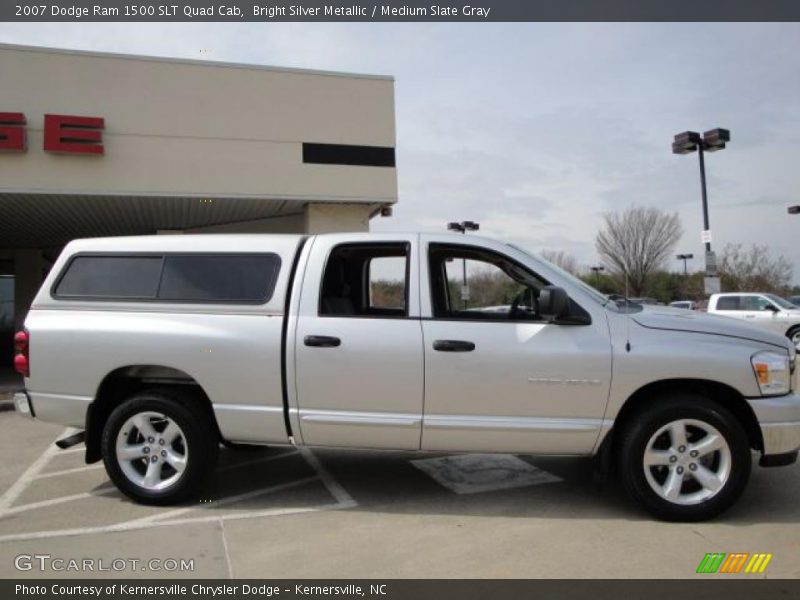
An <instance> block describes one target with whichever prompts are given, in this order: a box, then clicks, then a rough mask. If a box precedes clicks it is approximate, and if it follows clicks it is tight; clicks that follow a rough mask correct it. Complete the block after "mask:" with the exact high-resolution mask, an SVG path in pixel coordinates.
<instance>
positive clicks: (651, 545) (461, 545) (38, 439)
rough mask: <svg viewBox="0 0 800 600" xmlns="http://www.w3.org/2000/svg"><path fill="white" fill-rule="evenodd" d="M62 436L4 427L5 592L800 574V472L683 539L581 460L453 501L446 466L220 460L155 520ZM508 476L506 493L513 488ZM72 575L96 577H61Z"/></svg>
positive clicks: (555, 462) (299, 455)
mask: <svg viewBox="0 0 800 600" xmlns="http://www.w3.org/2000/svg"><path fill="white" fill-rule="evenodd" d="M63 434H64V429H63V428H62V427H58V426H52V425H47V424H44V423H40V422H37V421H31V420H29V419H25V418H23V417H21V416H19V415H17V414H15V413H0V449H2V455H3V456H4V457H5V460H3V461H0V494H2V495H0V577H4V578H9V577H22V578H28V577H30V578H41V577H76V578H77V577H109V576H120V577H131V576H135V577H149V578H153V577H205V578H227V577H255V578H278V577H280V578H294V577H304V578H309V577H317V578H337V577H341V578H364V577H370V578H394V577H399V578H405V577H434V578H476V577H477V578H483V577H499V578H505V577H513V578H528V577H534V578H536V577H554V578H576V577H577V578H579V577H601V578H603V577H607V578H628V577H636V578H649V577H653V578H691V577H745V575H738V576H735V575H715V576H710V575H696V574H695V571H696V569H697V567H698V565H699V563H700V562H701V560H702V559H703V557H704V555H705V553H707V552H726V553H733V552H749V553H756V552H764V553H772V554H773V555H774V556H773V558H772V560H771V562H770V563H769V566H768V568H767V570H766V571H765V572H764V573H763V574H758V575H747V576H746V577H751V578H752V577H770V578H777V577H791V578H797V577H800V507H798V498H800V466H798V465H793V466H791V467H786V468H775V469H762V468H758V467H755V468H754V471H753V476H752V479H751V481H750V485H749V487H748V489H747V491H746V492H745V494H744V496H743V497H742V498H741V499H740V501H739V502H738V504H737V505H736V506H735V507H734V508H733V509H732V510H730V511H729V512H728V513H726V514H725V515H723V516H722V517H721V518H718V519H717V520H715V521H713V522H707V523H695V524H671V523H661V522H657V521H654V520H652V519H651V518H650V517H649V515H647V514H645V513H643V512H642V511H641V510H640V509H639V508H638V507H637V506H636V505H634V504H633V503H632V502H631V501H629V500H628V499H627V498H626V497H625V496H624V494H623V493H622V492H621V490H620V489H619V486H618V485H617V484H615V483H613V482H611V483H609V484H606V485H605V486H600V485H598V484H597V483H596V482H595V481H594V479H593V476H592V471H593V467H592V463H591V461H589V460H585V459H574V458H560V459H556V458H548V459H542V458H532V457H518V458H519V459H521V460H522V461H524V463H519V462H515V463H514V464H517V465H520V464H522V466H523V467H525V469H528V470H530V471H531V472H533V476H532V477H528V479H525V478H524V477H523V479H522V480H521V481H522V483H526V482H527V483H526V485H523V486H521V487H511V488H507V489H494V491H492V481H493V477H495V475H498V473H494V472H493V471H491V470H489V471H486V473H484V475H482V477H483V479H482V481H481V482H480V484H481V489H488V491H481V492H477V493H456V492H455V491H453V490H452V489H450V488H448V487H447V486H446V485H443V484H442V483H441V482H440V481H437V480H436V479H435V478H434V477H433V476H432V475H431V472H432V471H431V468H427V467H426V468H425V469H424V470H423V469H422V468H418V467H417V466H415V464H414V463H413V462H412V461H417V460H421V459H428V458H436V457H435V456H434V457H430V456H424V455H417V454H409V453H376V452H352V451H333V450H324V451H323V450H315V451H314V452H313V453H310V452H307V451H302V452H301V451H297V450H296V449H293V448H266V449H258V450H243V451H231V450H223V451H222V454H221V460H220V467H219V468H218V470H217V474H216V476H215V478H214V480H213V482H212V483H211V484H210V486H209V489H208V490H207V492H206V494H205V495H204V497H203V498H201V499H200V500H199V501H198V502H195V503H192V504H190V505H186V506H180V507H170V508H153V507H144V506H139V505H136V504H134V503H132V502H131V501H129V500H128V499H126V498H125V497H123V496H122V495H121V494H119V493H118V492H117V491H116V490H115V489H114V488H113V487H112V486H111V484H110V482H109V481H108V479H107V477H106V475H105V472H104V470H103V469H102V466H99V465H93V466H89V467H87V466H86V465H85V464H84V463H83V457H82V453H81V452H80V450H78V451H67V452H64V451H60V450H57V449H55V448H54V446H53V445H52V442H53V441H54V440H55V439H56V438H58V437H61V436H62V435H63ZM450 460H451V459H448V461H450ZM448 461H445V462H446V463H448ZM434 464H436V463H434ZM448 464H449V463H448ZM530 466H534V467H536V468H535V469H529V467H530ZM525 469H523V470H525ZM434 471H435V469H434ZM512 471H513V470H512ZM512 471H506V472H504V473H499V475H498V476H497V477H496V479H498V481H497V484H498V486H501V485H506V486H508V485H512V486H513V485H514V481H511V480H510V479H509V477H510V478H511V479H513V478H514V477H516V476H517V473H516V472H512ZM487 473H488V475H487ZM492 473H494V475H493V474H492ZM509 473H510V475H509ZM523 475H525V474H524V473H523ZM528 475H530V474H528ZM462 491H463V490H462ZM41 555H47V556H49V557H50V558H47V559H38V558H27V557H28V556H31V557H35V556H41ZM20 556H22V558H21V559H20V558H18V557H20ZM53 559H56V560H62V561H63V562H61V563H55V562H50V561H52V560H53ZM153 559H155V560H158V561H161V562H160V563H156V564H154V565H151V564H150V563H149V561H151V560H153ZM70 560H73V561H75V562H74V563H72V564H77V565H81V566H82V567H83V568H85V565H86V564H88V563H86V562H85V561H90V562H91V564H92V565H93V569H94V570H93V571H92V570H78V571H76V570H59V569H58V568H59V567H60V568H61V569H69V568H70V566H71V563H70V562H69V561H70ZM115 560H116V563H113V561H115ZM170 560H175V561H180V560H184V561H193V570H191V571H189V570H187V571H183V572H181V571H179V570H178V571H176V570H170V569H172V568H174V567H175V566H176V565H175V564H174V563H172V562H169V561H170ZM41 561H45V562H46V563H47V564H46V565H45V568H44V569H43V570H42V569H41V568H40V565H41ZM101 561H102V563H101ZM133 561H138V562H135V563H134V562H133ZM15 565H17V566H19V567H21V568H23V569H25V568H27V566H29V565H30V567H31V568H30V569H28V570H19V569H18V568H17V566H15ZM101 567H105V568H106V569H109V568H111V569H112V570H111V571H98V570H97V569H99V568H101ZM117 567H119V568H120V570H118V571H117V570H113V569H115V568H117ZM152 569H161V570H152Z"/></svg>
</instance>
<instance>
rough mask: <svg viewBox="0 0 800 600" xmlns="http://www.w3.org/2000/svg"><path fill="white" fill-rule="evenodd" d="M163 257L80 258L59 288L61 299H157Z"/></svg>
mask: <svg viewBox="0 0 800 600" xmlns="http://www.w3.org/2000/svg"><path fill="white" fill-rule="evenodd" d="M160 276H161V257H160V256H77V257H75V258H74V259H73V260H72V261H71V262H70V263H69V267H68V268H67V272H66V273H65V274H64V276H63V277H62V278H61V281H59V283H58V287H57V288H56V294H57V295H59V296H88V297H94V298H136V299H144V298H155V297H156V291H157V290H158V279H159V277H160Z"/></svg>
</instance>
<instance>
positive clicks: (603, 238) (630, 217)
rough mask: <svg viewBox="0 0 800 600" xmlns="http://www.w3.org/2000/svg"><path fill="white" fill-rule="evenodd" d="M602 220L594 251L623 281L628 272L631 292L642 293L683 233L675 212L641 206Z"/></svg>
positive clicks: (612, 214)
mask: <svg viewBox="0 0 800 600" xmlns="http://www.w3.org/2000/svg"><path fill="white" fill-rule="evenodd" d="M603 219H604V221H605V223H604V226H603V229H601V230H600V232H599V233H598V234H597V239H596V240H595V248H596V249H597V253H598V254H599V255H600V258H601V259H602V261H603V262H604V263H605V265H606V267H607V268H608V270H609V271H610V272H611V273H612V274H615V275H617V276H620V277H621V278H622V280H623V283H624V281H625V275H627V279H628V285H629V286H630V293H631V295H633V296H641V295H643V294H644V292H645V290H646V287H647V279H648V277H649V276H650V275H651V274H652V273H653V272H654V271H657V270H659V269H660V268H662V267H663V266H664V264H665V263H666V261H667V258H668V257H669V256H670V254H672V251H673V250H674V248H675V245H676V244H677V243H678V240H679V239H680V237H681V235H683V227H682V226H681V221H680V218H679V217H678V213H672V214H668V213H665V212H663V211H661V210H659V209H657V208H645V207H641V206H640V207H631V208H628V209H627V210H625V211H623V212H622V213H611V212H609V213H605V214H604V215H603Z"/></svg>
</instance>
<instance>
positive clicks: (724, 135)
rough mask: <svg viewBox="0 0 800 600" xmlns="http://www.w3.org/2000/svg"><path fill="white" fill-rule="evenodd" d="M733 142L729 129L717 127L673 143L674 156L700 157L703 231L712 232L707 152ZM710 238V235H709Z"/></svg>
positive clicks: (680, 137)
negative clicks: (691, 155)
mask: <svg viewBox="0 0 800 600" xmlns="http://www.w3.org/2000/svg"><path fill="white" fill-rule="evenodd" d="M730 141H731V132H730V131H728V130H727V129H722V128H721V127H717V128H716V129H710V130H708V131H706V132H705V133H704V134H703V135H702V136H701V135H700V134H699V133H697V132H696V131H684V132H683V133H679V134H678V135H676V136H675V138H674V140H673V142H672V153H673V154H689V153H691V152H697V154H698V156H699V157H700V189H701V191H702V194H703V229H704V230H705V231H706V232H710V228H709V224H708V193H707V192H706V163H705V159H704V156H703V155H704V154H705V153H706V152H716V151H717V150H722V149H723V148H725V145H726V144H727V143H728V142H730ZM708 235H709V236H710V233H709V234H708ZM705 244H706V274H708V275H710V274H711V273H710V272H709V271H711V268H710V267H711V265H710V264H709V259H711V260H713V256H709V255H710V254H711V240H710V237H709V238H707V239H706V242H705Z"/></svg>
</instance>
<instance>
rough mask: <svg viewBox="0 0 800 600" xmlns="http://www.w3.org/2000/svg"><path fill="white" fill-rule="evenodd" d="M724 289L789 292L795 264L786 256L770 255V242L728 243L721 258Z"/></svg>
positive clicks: (727, 290) (720, 265)
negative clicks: (744, 245)
mask: <svg viewBox="0 0 800 600" xmlns="http://www.w3.org/2000/svg"><path fill="white" fill-rule="evenodd" d="M718 269H719V274H720V277H721V279H722V281H721V284H722V289H724V290H725V291H726V292H774V293H776V294H785V293H787V292H788V291H789V288H790V283H791V280H792V264H791V263H790V262H789V261H788V260H786V258H785V257H783V256H778V257H772V256H770V252H769V248H768V247H767V246H766V245H763V246H759V245H757V244H753V245H752V246H751V247H750V248H749V249H744V247H743V246H742V244H728V245H727V246H725V248H724V249H723V251H722V255H721V257H720V261H719V266H718Z"/></svg>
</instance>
